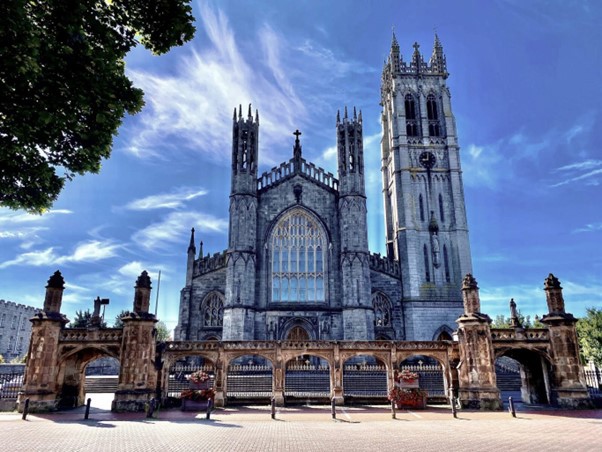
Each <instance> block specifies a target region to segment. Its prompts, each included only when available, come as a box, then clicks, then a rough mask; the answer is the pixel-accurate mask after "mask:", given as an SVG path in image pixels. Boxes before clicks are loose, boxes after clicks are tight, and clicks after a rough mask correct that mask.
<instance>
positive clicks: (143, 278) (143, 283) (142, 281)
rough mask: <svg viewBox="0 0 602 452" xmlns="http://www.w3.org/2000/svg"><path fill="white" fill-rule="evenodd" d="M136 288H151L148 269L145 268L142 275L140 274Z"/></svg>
mask: <svg viewBox="0 0 602 452" xmlns="http://www.w3.org/2000/svg"><path fill="white" fill-rule="evenodd" d="M136 288H145V289H150V288H151V279H150V276H148V272H147V271H146V270H143V271H142V273H140V276H138V279H137V280H136Z"/></svg>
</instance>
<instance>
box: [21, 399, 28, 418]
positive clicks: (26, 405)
mask: <svg viewBox="0 0 602 452" xmlns="http://www.w3.org/2000/svg"><path fill="white" fill-rule="evenodd" d="M27 413H29V398H27V399H25V406H24V407H23V416H21V419H23V420H24V421H26V420H27Z"/></svg>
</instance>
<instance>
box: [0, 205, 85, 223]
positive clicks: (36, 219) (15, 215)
mask: <svg viewBox="0 0 602 452" xmlns="http://www.w3.org/2000/svg"><path fill="white" fill-rule="evenodd" d="M71 213H73V212H72V211H71V210H67V209H56V210H49V211H48V212H46V213H44V214H42V215H33V214H29V213H19V212H15V211H12V210H8V209H4V208H3V209H0V225H3V226H5V225H22V224H24V223H44V222H46V221H47V220H49V219H50V218H52V217H54V216H56V215H66V214H71Z"/></svg>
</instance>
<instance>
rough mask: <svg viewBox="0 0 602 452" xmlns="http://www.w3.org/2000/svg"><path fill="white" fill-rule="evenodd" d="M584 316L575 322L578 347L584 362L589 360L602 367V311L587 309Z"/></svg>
mask: <svg viewBox="0 0 602 452" xmlns="http://www.w3.org/2000/svg"><path fill="white" fill-rule="evenodd" d="M586 313H587V314H586V316H585V317H584V318H582V319H579V321H578V322H577V334H578V336H579V346H580V347H581V354H582V355H583V358H584V360H585V361H589V360H590V359H591V360H593V361H594V363H595V364H596V365H597V366H598V367H602V309H598V308H587V309H586Z"/></svg>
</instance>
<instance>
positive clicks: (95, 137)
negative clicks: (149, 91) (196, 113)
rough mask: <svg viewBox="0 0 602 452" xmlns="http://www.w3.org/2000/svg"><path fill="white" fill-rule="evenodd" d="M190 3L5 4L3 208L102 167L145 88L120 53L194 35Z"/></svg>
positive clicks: (49, 193) (47, 199)
mask: <svg viewBox="0 0 602 452" xmlns="http://www.w3.org/2000/svg"><path fill="white" fill-rule="evenodd" d="M189 3H190V0H112V1H111V0H4V1H2V2H0V149H1V150H2V152H0V205H4V206H7V207H9V208H13V209H19V208H23V209H26V210H28V211H30V212H37V213H41V212H43V211H44V210H45V209H47V208H49V207H50V206H51V205H52V203H53V202H54V201H55V200H56V198H57V197H58V194H59V193H60V191H61V189H62V188H63V186H64V183H65V180H67V179H71V178H73V177H74V176H75V175H76V174H80V175H82V174H85V173H87V172H93V173H96V172H98V171H99V170H100V166H101V160H102V159H103V158H108V157H109V156H110V153H111V145H112V141H113V135H115V134H116V132H117V129H118V127H119V125H120V124H121V121H122V119H123V117H124V115H125V113H130V114H134V113H136V112H138V111H139V110H140V109H141V108H142V106H143V104H144V102H143V92H142V90H140V89H138V88H135V87H134V86H133V83H132V81H131V80H129V79H128V78H127V77H126V75H125V63H124V57H125V56H126V54H127V52H128V51H129V50H131V49H132V48H133V47H135V46H136V45H137V43H138V42H140V43H142V45H144V47H146V48H147V49H149V50H151V51H152V52H154V53H156V54H161V53H165V52H167V51H168V50H169V49H170V48H171V47H172V46H175V45H182V44H183V43H184V42H186V41H188V40H190V39H192V37H193V35H194V31H195V29H194V26H193V25H192V22H193V20H194V19H193V17H192V14H191V10H192V9H191V7H190V5H189Z"/></svg>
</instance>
